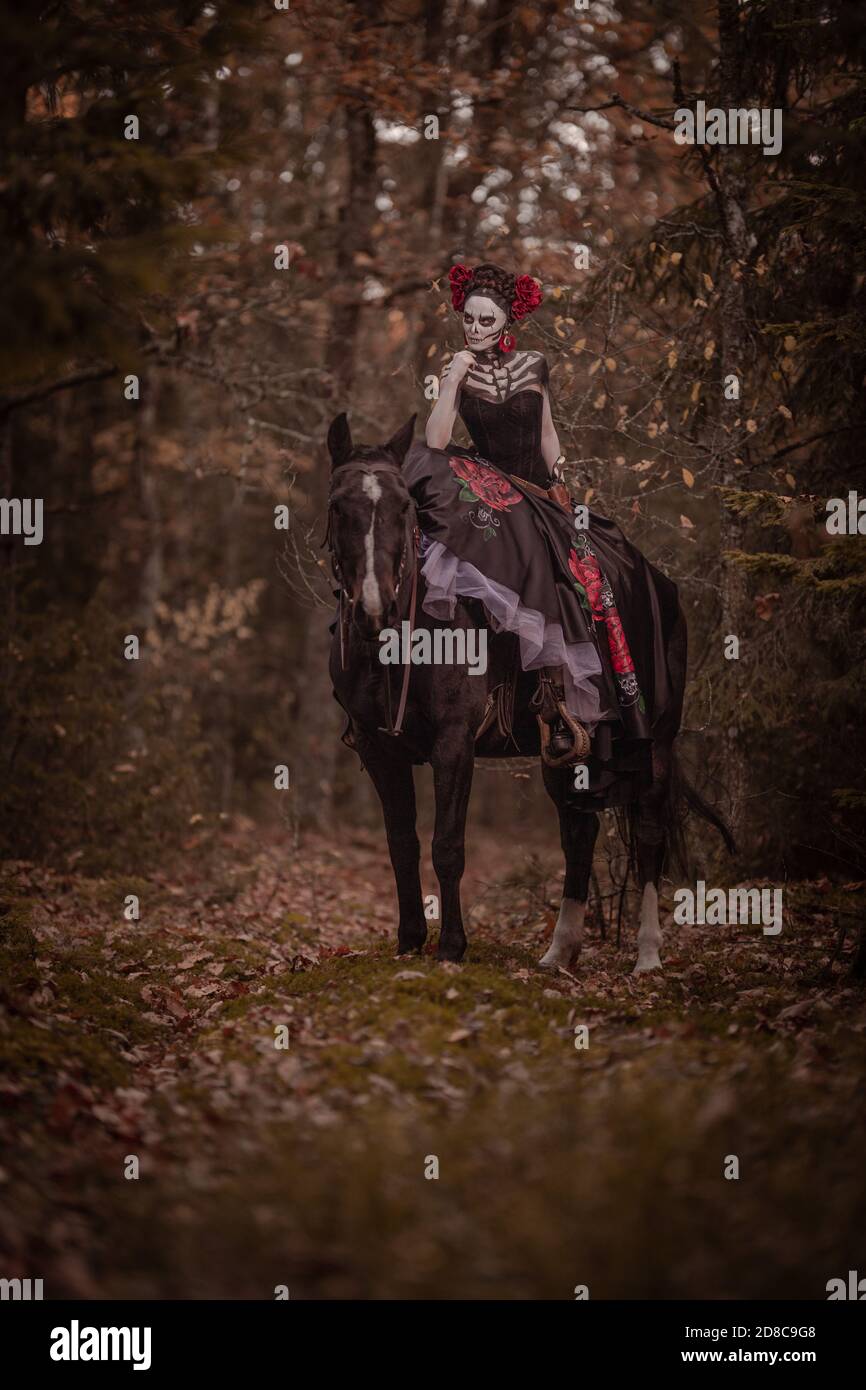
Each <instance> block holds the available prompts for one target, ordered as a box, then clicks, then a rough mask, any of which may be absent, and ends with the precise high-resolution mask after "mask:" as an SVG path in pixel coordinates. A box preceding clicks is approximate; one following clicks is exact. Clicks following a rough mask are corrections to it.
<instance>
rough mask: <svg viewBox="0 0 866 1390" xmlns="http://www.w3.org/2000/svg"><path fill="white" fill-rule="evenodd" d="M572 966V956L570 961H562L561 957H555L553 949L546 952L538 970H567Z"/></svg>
mask: <svg viewBox="0 0 866 1390" xmlns="http://www.w3.org/2000/svg"><path fill="white" fill-rule="evenodd" d="M570 964H571V956H569V958H568V960H562V959H561V957H560V956H558V955H554V953H553V949H552V948H551V949H550V950H549V951H545V953H544V955H543V956H542V957H541V960H540V961H539V962H538V968H539V970H558V969H559V967H560V966H562V967H563V969H564V970H567V969H568V967H569V965H570Z"/></svg>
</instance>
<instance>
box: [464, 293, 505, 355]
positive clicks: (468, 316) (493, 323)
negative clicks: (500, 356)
mask: <svg viewBox="0 0 866 1390" xmlns="http://www.w3.org/2000/svg"><path fill="white" fill-rule="evenodd" d="M507 320H508V315H507V314H506V312H505V310H504V309H500V307H499V305H498V304H495V303H494V301H493V300H492V299H488V298H487V297H486V296H485V295H482V294H473V295H470V297H469V299H467V301H466V303H465V305H464V307H463V336H464V338H465V339H466V346H467V347H468V348H469V349H470V350H471V351H472V352H485V351H486V350H487V349H489V348H494V347H495V346H496V344H497V342H498V341H499V335H500V334H501V332H502V330H503V328H504V327H505V325H506V322H507Z"/></svg>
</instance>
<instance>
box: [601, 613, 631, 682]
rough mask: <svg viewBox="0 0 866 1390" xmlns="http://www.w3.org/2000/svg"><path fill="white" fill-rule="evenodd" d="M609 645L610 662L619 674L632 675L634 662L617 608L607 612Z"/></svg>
mask: <svg viewBox="0 0 866 1390" xmlns="http://www.w3.org/2000/svg"><path fill="white" fill-rule="evenodd" d="M607 645H608V647H609V648H610V664H611V666H612V667H613V669H614V670H615V671H616V673H617V675H618V676H627V675H631V673H632V671H633V670H634V662H633V661H632V659H631V652H630V651H629V649H628V642H627V641H626V636H625V633H624V631H623V627H622V622H621V621H620V616H619V614H618V613H617V611H616V609H615V608H611V609H609V610H608V613H607Z"/></svg>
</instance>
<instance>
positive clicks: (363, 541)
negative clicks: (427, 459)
mask: <svg viewBox="0 0 866 1390" xmlns="http://www.w3.org/2000/svg"><path fill="white" fill-rule="evenodd" d="M415 418H416V417H415V416H414V415H413V416H412V419H411V420H409V421H407V423H406V424H405V425H404V426H403V428H402V429H400V430H398V431H397V433H396V434H395V435H392V437H391V438H390V439H389V440H388V443H387V444H380V445H374V446H370V445H366V444H361V445H357V446H356V445H354V444H353V443H352V435H351V432H350V430H349V422H348V420H347V419H346V416H345V414H343V415H338V416H337V417H336V419H335V420H333V421H332V422H331V428H330V429H329V430H328V449H329V450H330V454H331V493H330V497H329V500H328V536H329V539H330V546H331V562H332V564H333V567H334V574H335V576H336V579H337V583H338V584H339V585H340V587H341V589H342V591H343V594H344V596H345V599H346V601H347V602H348V604H349V611H350V613H351V617H352V621H353V622H354V624H355V626H356V627H357V628H358V629H359V630H360V631H361V633H362V634H363V635H364V636H365V637H367V638H370V639H372V638H375V637H378V635H379V633H380V632H381V631H382V629H383V628H385V627H390V626H392V625H393V624H392V620H393V619H394V618H395V617H396V608H397V597H398V593H399V589H400V582H401V580H402V578H403V574H404V571H405V572H407V573H408V566H409V563H410V561H411V555H412V537H413V534H414V528H415V508H414V505H413V503H412V499H411V497H410V496H409V489H408V488H407V486H406V483H405V481H404V479H403V474H402V472H401V471H400V470H401V468H402V466H403V459H404V458H405V456H406V451H407V450H408V448H409V445H410V444H411V443H412V435H413V432H414V429H415Z"/></svg>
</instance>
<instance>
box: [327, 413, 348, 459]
mask: <svg viewBox="0 0 866 1390" xmlns="http://www.w3.org/2000/svg"><path fill="white" fill-rule="evenodd" d="M328 452H329V453H330V455H331V467H332V468H339V467H340V464H341V463H348V461H349V459H350V458H351V455H352V431H351V430H350V429H349V421H348V419H347V418H346V412H345V410H344V411H343V412H342V414H340V415H335V416H334V418H333V420H332V421H331V428H330V429H329V430H328Z"/></svg>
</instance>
